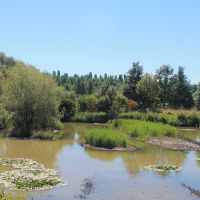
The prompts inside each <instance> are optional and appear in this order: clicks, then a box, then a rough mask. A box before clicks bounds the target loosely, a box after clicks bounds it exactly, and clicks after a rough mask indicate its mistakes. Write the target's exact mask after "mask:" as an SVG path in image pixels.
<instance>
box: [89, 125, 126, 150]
mask: <svg viewBox="0 0 200 200" xmlns="http://www.w3.org/2000/svg"><path fill="white" fill-rule="evenodd" d="M85 140H86V143H87V144H90V145H92V146H94V147H101V148H107V149H113V148H116V147H119V148H120V147H127V138H126V136H125V135H124V134H122V133H120V132H117V131H115V130H113V129H103V128H102V129H93V130H91V131H90V132H89V133H88V134H87V135H86V136H85Z"/></svg>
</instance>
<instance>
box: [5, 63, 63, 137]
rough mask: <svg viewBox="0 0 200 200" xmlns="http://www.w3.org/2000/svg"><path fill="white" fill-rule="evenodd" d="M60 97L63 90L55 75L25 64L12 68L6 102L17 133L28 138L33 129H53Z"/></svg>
mask: <svg viewBox="0 0 200 200" xmlns="http://www.w3.org/2000/svg"><path fill="white" fill-rule="evenodd" d="M60 99H61V90H60V88H59V87H58V86H57V85H56V83H55V81H54V80H53V77H52V76H50V75H48V74H45V73H41V72H40V71H39V70H37V69H35V68H34V67H29V66H28V67H27V66H24V65H18V66H16V67H13V68H11V69H9V71H8V77H7V78H6V81H5V84H4V87H3V102H4V104H5V108H6V109H7V110H8V111H9V112H11V113H12V116H13V117H12V120H13V127H14V132H15V133H17V136H20V137H28V136H30V135H31V132H32V131H33V130H39V129H40V130H41V129H48V128H54V124H55V119H56V117H57V115H58V106H59V104H60Z"/></svg>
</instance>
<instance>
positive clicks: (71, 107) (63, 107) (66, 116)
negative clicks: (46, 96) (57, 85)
mask: <svg viewBox="0 0 200 200" xmlns="http://www.w3.org/2000/svg"><path fill="white" fill-rule="evenodd" d="M76 107H77V106H76V101H75V95H74V94H72V93H69V92H67V93H66V94H65V96H64V97H63V99H62V101H61V103H60V106H59V108H58V110H59V112H60V115H61V120H62V121H69V120H70V119H72V118H73V117H74V115H75V114H76Z"/></svg>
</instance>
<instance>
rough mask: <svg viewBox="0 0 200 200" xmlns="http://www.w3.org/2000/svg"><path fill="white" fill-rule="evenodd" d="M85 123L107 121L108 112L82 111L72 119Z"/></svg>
mask: <svg viewBox="0 0 200 200" xmlns="http://www.w3.org/2000/svg"><path fill="white" fill-rule="evenodd" d="M71 121H75V122H84V123H105V122H107V121H108V118H107V115H106V113H103V112H98V113H96V112H80V113H77V114H76V115H75V117H74V118H73V119H72V120H71Z"/></svg>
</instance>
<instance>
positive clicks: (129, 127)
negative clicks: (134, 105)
mask: <svg viewBox="0 0 200 200" xmlns="http://www.w3.org/2000/svg"><path fill="white" fill-rule="evenodd" d="M112 125H113V127H114V128H117V129H119V130H120V131H122V132H124V133H126V134H128V135H130V136H131V137H133V138H139V139H143V140H146V139H148V138H150V137H156V136H168V137H175V136H176V135H177V133H178V132H177V129H176V128H174V127H173V126H170V125H166V124H162V123H157V122H145V121H139V120H130V119H129V120H125V119H120V120H119V119H117V120H113V121H112Z"/></svg>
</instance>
